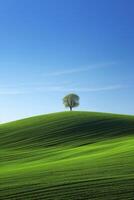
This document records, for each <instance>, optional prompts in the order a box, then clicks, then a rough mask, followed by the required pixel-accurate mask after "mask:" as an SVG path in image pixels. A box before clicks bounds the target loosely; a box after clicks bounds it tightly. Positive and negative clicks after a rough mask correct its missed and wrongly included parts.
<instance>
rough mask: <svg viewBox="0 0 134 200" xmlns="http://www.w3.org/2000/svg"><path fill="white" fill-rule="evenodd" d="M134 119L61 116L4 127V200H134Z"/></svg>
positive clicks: (0, 155)
mask: <svg viewBox="0 0 134 200" xmlns="http://www.w3.org/2000/svg"><path fill="white" fill-rule="evenodd" d="M133 198H134V116H127V115H114V114H105V113H90V112H63V113H55V114H49V115H43V116H37V117H32V118H28V119H24V120H19V121H16V122H11V123H6V124H2V125H0V200H5V199H14V200H15V199H16V200H20V199H21V200H22V199H23V200H36V199H40V200H47V199H49V200H51V199H52V200H62V199H63V200H72V199H73V200H78V199H81V200H86V199H89V200H92V199H94V200H103V199H106V200H127V199H129V200H132V199H133Z"/></svg>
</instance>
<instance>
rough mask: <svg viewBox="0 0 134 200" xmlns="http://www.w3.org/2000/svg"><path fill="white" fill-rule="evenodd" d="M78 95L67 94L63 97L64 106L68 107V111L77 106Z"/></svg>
mask: <svg viewBox="0 0 134 200" xmlns="http://www.w3.org/2000/svg"><path fill="white" fill-rule="evenodd" d="M79 100H80V97H79V96H78V95H76V94H68V95H67V96H65V97H64V98H63V104H64V105H65V107H69V108H70V111H72V108H74V107H77V106H79Z"/></svg>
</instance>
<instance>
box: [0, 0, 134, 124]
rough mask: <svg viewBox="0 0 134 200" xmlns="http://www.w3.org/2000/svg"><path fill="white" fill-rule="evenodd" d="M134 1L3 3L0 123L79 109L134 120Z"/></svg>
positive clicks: (0, 18) (23, 0)
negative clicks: (71, 97) (67, 101)
mask: <svg viewBox="0 0 134 200" xmlns="http://www.w3.org/2000/svg"><path fill="white" fill-rule="evenodd" d="M133 10H134V1H133V0H20V1H18V0H0V122H5V121H11V120H15V119H19V118H24V117H28V116H32V115H36V114H43V113H49V112H57V111H63V110H65V109H64V106H63V105H62V98H63V97H64V95H66V94H68V93H70V92H71V93H72V92H74V93H77V94H78V95H79V96H80V98H81V101H80V103H81V104H80V107H79V108H77V109H78V110H88V111H99V112H113V113H124V114H134V92H133V91H134V78H133V77H134V11H133Z"/></svg>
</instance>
